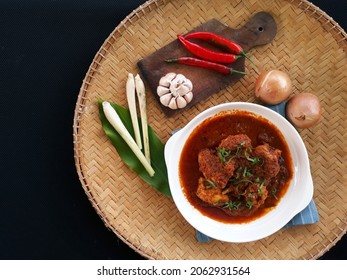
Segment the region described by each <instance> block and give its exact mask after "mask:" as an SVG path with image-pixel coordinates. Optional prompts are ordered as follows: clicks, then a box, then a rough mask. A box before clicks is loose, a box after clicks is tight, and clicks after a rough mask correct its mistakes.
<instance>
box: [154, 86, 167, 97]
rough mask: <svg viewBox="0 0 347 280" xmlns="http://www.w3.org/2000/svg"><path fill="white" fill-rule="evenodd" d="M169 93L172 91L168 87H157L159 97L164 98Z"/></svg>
mask: <svg viewBox="0 0 347 280" xmlns="http://www.w3.org/2000/svg"><path fill="white" fill-rule="evenodd" d="M169 92H170V89H169V88H168V87H164V86H158V87H157V94H158V95H159V96H163V95H165V94H167V93H169Z"/></svg>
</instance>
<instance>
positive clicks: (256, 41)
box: [137, 12, 277, 117]
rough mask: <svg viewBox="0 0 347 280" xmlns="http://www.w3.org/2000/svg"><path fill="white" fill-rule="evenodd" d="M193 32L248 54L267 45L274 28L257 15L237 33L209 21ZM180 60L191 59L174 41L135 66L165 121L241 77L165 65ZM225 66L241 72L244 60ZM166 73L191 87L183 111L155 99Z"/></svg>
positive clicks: (264, 16)
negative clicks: (185, 80)
mask: <svg viewBox="0 0 347 280" xmlns="http://www.w3.org/2000/svg"><path fill="white" fill-rule="evenodd" d="M194 31H209V32H213V33H216V34H219V35H221V36H223V37H225V38H227V39H230V40H233V41H235V42H237V43H238V44H240V45H241V46H242V47H243V49H244V51H245V52H248V51H249V50H250V49H251V48H253V47H256V46H260V45H265V44H268V43H270V42H271V41H272V40H273V38H274V37H275V36H276V33H277V24H276V22H275V20H274V18H273V17H272V16H271V15H270V14H269V13H266V12H259V13H257V14H255V15H254V16H253V17H252V18H251V19H250V20H249V21H248V22H247V23H246V24H245V25H244V26H242V27H241V28H239V29H232V28H230V27H228V26H226V25H224V24H222V23H221V22H219V21H218V20H216V19H212V20H210V21H208V22H206V23H204V24H202V25H200V26H198V27H197V28H195V29H193V30H191V31H190V32H194ZM188 33H189V32H188ZM205 46H207V45H205ZM208 47H209V48H213V47H212V46H211V45H208ZM181 56H193V55H192V54H190V53H189V52H188V51H187V50H186V49H185V48H184V47H183V46H182V44H181V43H180V42H179V41H178V40H177V39H175V40H173V41H172V42H171V43H169V44H167V45H166V46H164V47H162V48H161V49H159V50H157V51H155V52H154V53H152V54H150V55H148V56H147V57H145V58H143V59H141V60H140V61H139V62H138V63H137V65H138V67H139V69H140V72H141V74H142V76H143V78H144V79H145V81H146V82H147V84H148V86H149V88H150V90H151V92H152V93H153V95H154V96H155V98H156V100H157V101H158V104H159V106H160V107H161V109H162V110H163V112H164V113H165V115H166V116H167V117H170V116H173V115H174V114H176V113H178V112H180V111H181V110H186V109H188V108H190V107H191V106H194V105H195V104H196V103H198V102H200V101H202V100H204V99H206V98H207V97H209V96H210V95H212V94H215V93H217V92H219V91H220V90H221V89H223V88H225V87H227V86H229V85H231V84H233V83H235V82H237V81H238V80H239V79H240V78H242V76H243V75H242V74H232V75H223V74H220V73H217V72H214V71H211V70H207V69H202V68H198V67H192V66H187V65H181V64H176V63H167V62H165V60H167V59H171V58H178V57H181ZM229 66H231V67H232V68H233V69H235V70H239V71H245V58H243V57H242V58H239V59H238V60H237V61H236V62H234V63H232V64H230V65H229ZM169 72H174V73H177V74H179V73H180V74H183V75H185V76H186V77H187V78H188V79H190V80H191V81H192V83H193V95H194V97H193V100H192V101H191V102H190V103H189V104H188V105H187V106H186V107H185V108H182V109H177V110H172V109H170V108H168V107H165V106H163V105H162V104H161V103H160V100H159V96H158V95H157V87H158V84H159V80H160V78H161V77H163V76H164V75H166V74H167V73H169Z"/></svg>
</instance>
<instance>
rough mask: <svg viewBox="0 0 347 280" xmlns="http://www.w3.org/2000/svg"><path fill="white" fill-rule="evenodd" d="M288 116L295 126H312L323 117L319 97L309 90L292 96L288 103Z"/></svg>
mask: <svg viewBox="0 0 347 280" xmlns="http://www.w3.org/2000/svg"><path fill="white" fill-rule="evenodd" d="M286 117H287V119H288V120H289V121H290V122H291V123H292V124H293V125H294V126H295V127H298V128H309V127H312V126H313V125H315V124H316V123H317V122H318V121H319V120H320V118H321V105H320V102H319V99H318V97H317V96H316V95H314V94H312V93H309V92H302V93H299V94H297V95H295V96H293V97H291V98H290V99H289V100H288V102H287V105H286Z"/></svg>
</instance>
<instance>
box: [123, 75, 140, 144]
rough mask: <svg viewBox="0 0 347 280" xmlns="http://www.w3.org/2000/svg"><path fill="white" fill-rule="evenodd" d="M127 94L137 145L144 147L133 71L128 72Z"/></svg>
mask: <svg viewBox="0 0 347 280" xmlns="http://www.w3.org/2000/svg"><path fill="white" fill-rule="evenodd" d="M126 94H127V100H128V107H129V111H130V116H131V122H132V124H133V128H134V133H135V141H136V143H137V146H139V148H140V149H142V141H141V135H140V128H139V122H138V119H137V111H136V96H135V80H134V75H133V74H132V73H129V74H128V80H127V83H126Z"/></svg>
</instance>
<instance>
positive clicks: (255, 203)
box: [244, 184, 268, 209]
mask: <svg viewBox="0 0 347 280" xmlns="http://www.w3.org/2000/svg"><path fill="white" fill-rule="evenodd" d="M244 196H245V200H246V206H247V207H248V208H250V209H258V208H259V207H260V206H262V205H263V204H264V202H265V199H266V198H267V196H268V190H267V188H266V186H265V185H264V184H261V185H259V184H252V185H250V186H249V187H248V188H247V189H246V192H245V194H244Z"/></svg>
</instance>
